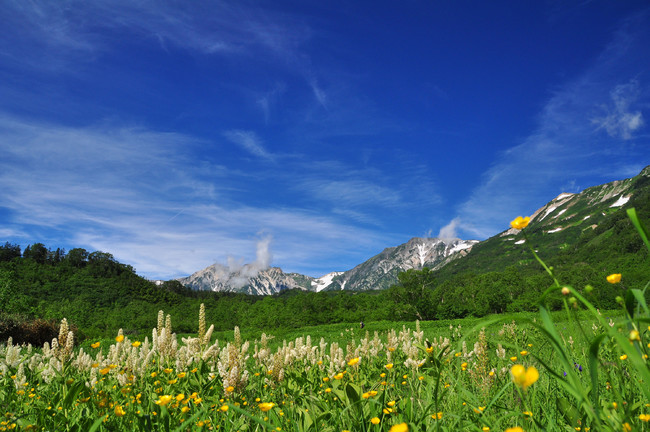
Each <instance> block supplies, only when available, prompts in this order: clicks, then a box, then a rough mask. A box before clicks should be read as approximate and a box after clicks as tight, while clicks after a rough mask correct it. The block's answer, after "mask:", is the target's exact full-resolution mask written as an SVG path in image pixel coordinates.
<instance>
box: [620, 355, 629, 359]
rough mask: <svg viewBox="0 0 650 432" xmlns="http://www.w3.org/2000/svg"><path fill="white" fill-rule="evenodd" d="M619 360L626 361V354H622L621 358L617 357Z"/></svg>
mask: <svg viewBox="0 0 650 432" xmlns="http://www.w3.org/2000/svg"><path fill="white" fill-rule="evenodd" d="M619 358H620V359H621V360H627V354H623V355H622V356H620V357H619Z"/></svg>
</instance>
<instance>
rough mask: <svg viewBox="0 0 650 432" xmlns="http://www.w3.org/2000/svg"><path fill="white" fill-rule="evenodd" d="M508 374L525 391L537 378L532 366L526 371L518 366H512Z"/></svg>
mask: <svg viewBox="0 0 650 432" xmlns="http://www.w3.org/2000/svg"><path fill="white" fill-rule="evenodd" d="M510 373H511V374H512V380H513V381H514V382H515V384H517V385H518V386H520V387H521V388H523V389H524V390H526V389H527V388H528V387H529V386H530V385H532V384H533V383H534V382H535V381H537V379H538V378H539V372H537V369H535V367H534V366H531V367H529V368H528V369H526V368H525V367H524V366H522V365H520V364H516V365H514V366H513V367H512V368H510Z"/></svg>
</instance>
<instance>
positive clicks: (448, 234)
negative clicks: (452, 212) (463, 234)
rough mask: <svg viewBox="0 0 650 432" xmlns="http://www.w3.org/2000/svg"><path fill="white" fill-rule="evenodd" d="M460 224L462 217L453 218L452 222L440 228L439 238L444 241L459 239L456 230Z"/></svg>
mask: <svg viewBox="0 0 650 432" xmlns="http://www.w3.org/2000/svg"><path fill="white" fill-rule="evenodd" d="M458 225H460V218H458V217H456V218H454V219H452V220H451V222H449V223H448V224H447V225H445V226H444V227H442V228H440V232H439V233H438V238H439V239H440V240H443V241H448V240H458V239H459V238H458V233H457V232H456V228H457V227H458Z"/></svg>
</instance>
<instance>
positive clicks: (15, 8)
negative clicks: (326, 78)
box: [0, 0, 311, 70]
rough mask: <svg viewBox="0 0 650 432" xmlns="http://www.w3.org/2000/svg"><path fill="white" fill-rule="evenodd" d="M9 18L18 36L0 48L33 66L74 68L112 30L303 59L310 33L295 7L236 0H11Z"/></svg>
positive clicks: (165, 44)
mask: <svg viewBox="0 0 650 432" xmlns="http://www.w3.org/2000/svg"><path fill="white" fill-rule="evenodd" d="M2 19H3V26H4V32H5V35H10V36H11V37H8V38H5V39H4V40H5V41H7V42H6V43H2V42H0V52H4V54H5V55H11V56H12V57H14V58H15V59H16V60H20V61H21V62H23V63H24V64H30V65H31V66H36V65H38V64H39V60H42V57H43V56H47V57H48V58H49V59H50V61H48V62H42V61H41V62H40V63H41V66H47V67H50V68H52V67H55V66H58V67H57V68H60V67H62V66H67V67H68V68H69V69H70V70H72V69H73V68H72V66H73V64H74V62H76V61H79V60H80V59H82V56H86V57H87V56H88V54H89V53H91V54H92V57H94V56H95V55H99V54H100V53H103V52H106V51H107V50H110V49H112V48H111V39H112V38H113V37H114V36H111V35H110V34H107V32H114V33H115V35H125V34H126V35H130V36H131V39H132V41H134V42H136V41H138V39H139V42H141V43H149V42H153V43H156V44H159V45H160V46H161V47H162V48H163V49H168V48H171V47H178V48H182V49H187V50H191V51H195V52H199V53H203V54H210V55H211V54H228V55H232V54H236V55H245V56H260V55H267V56H269V55H270V56H274V57H276V58H278V59H281V60H282V61H283V62H284V63H288V64H291V63H293V62H295V61H297V59H298V58H299V55H298V54H297V50H298V49H299V47H300V46H301V45H302V44H303V43H304V42H305V41H306V40H308V39H309V37H310V34H311V32H310V30H309V28H308V27H307V26H305V25H304V24H303V23H302V22H301V21H298V20H293V19H292V18H291V16H290V15H288V14H279V13H276V12H274V11H272V10H270V9H264V8H262V7H259V6H258V7H252V6H250V5H246V4H243V3H241V2H229V1H219V2H208V3H203V4H201V7H196V6H195V5H191V4H189V3H188V4H185V3H178V2H172V1H152V0H142V1H137V2H133V1H128V0H104V1H98V2H84V1H80V0H71V1H67V2H49V1H44V0H32V1H17V2H9V3H5V4H4V6H3V12H2ZM27 47H29V48H30V50H29V51H25V48H27ZM92 57H91V58H92ZM66 62H69V64H67V65H66Z"/></svg>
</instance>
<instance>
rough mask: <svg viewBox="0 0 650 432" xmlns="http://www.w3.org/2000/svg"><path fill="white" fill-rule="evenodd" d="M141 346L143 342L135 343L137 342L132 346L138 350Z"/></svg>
mask: <svg viewBox="0 0 650 432" xmlns="http://www.w3.org/2000/svg"><path fill="white" fill-rule="evenodd" d="M140 345H142V342H140V341H135V342H133V343H132V344H131V346H133V347H136V348H137V347H139V346H140Z"/></svg>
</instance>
